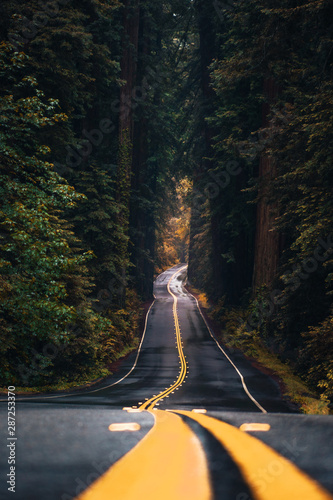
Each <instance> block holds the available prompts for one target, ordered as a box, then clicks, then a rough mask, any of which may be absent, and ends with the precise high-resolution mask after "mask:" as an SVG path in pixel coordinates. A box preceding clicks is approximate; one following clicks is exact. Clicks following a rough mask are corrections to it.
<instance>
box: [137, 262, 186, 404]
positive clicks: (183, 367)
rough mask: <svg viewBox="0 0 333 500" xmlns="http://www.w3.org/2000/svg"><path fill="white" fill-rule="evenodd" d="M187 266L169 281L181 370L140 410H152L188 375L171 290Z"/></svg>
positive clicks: (175, 297) (168, 288) (175, 304)
mask: <svg viewBox="0 0 333 500" xmlns="http://www.w3.org/2000/svg"><path fill="white" fill-rule="evenodd" d="M186 267H187V266H184V267H182V268H180V269H178V271H176V272H175V273H174V274H173V275H172V276H171V278H170V279H169V281H168V286H167V290H168V292H169V294H170V295H171V296H172V297H173V307H172V312H173V318H174V323H175V330H176V340H177V349H178V355H179V359H180V364H181V370H180V373H179V375H178V378H177V380H176V381H175V382H174V383H173V384H172V385H171V386H170V387H167V388H166V389H165V390H164V391H162V392H161V393H160V394H158V395H157V396H153V397H152V398H150V399H148V400H147V401H146V402H145V403H143V404H142V405H140V406H139V409H140V410H147V409H148V410H152V409H153V408H154V406H155V405H156V404H157V403H158V402H159V401H161V400H162V399H164V398H165V397H167V396H169V395H170V394H171V393H172V392H173V391H174V390H175V389H176V388H177V387H179V386H180V385H181V384H182V383H183V382H184V380H185V377H186V373H187V366H186V359H185V355H184V351H183V346H182V338H181V332H180V327H179V320H178V314H177V303H178V299H177V296H176V295H175V294H174V293H173V292H172V291H171V289H170V283H171V281H172V280H173V278H174V277H175V276H176V275H177V274H179V273H180V272H181V271H183V270H184V269H186Z"/></svg>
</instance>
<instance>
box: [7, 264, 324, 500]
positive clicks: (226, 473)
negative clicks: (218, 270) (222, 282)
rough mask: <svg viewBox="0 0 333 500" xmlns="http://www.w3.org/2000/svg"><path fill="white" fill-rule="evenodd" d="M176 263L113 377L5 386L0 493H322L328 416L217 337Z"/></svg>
mask: <svg viewBox="0 0 333 500" xmlns="http://www.w3.org/2000/svg"><path fill="white" fill-rule="evenodd" d="M182 267H184V266H176V267H175V268H172V269H171V270H168V271H166V272H165V273H163V274H161V275H160V276H159V277H158V278H157V280H156V282H155V287H154V293H155V297H156V298H155V302H154V303H153V305H152V307H151V309H150V311H149V313H148V315H147V320H146V328H145V332H144V337H143V340H142V344H141V346H140V349H139V351H138V352H137V353H133V354H132V355H131V356H129V357H128V358H127V359H126V361H125V362H124V363H123V364H122V366H121V367H120V370H119V371H118V372H117V373H116V374H115V375H114V376H112V377H109V378H108V379H107V380H104V381H103V383H101V384H99V385H98V386H95V387H93V388H90V389H87V390H80V391H74V392H73V393H70V394H69V393H66V394H51V395H49V394H48V395H45V396H34V397H17V398H16V415H15V418H16V429H15V437H16V438H17V439H16V440H13V439H12V438H11V437H10V436H9V435H8V430H7V402H6V401H5V402H1V403H0V429H1V438H2V441H1V453H0V473H1V484H0V498H1V499H2V498H3V499H7V498H15V499H17V500H21V499H22V500H30V499H31V500H39V499H45V500H69V499H72V498H77V497H78V496H80V500H81V499H82V500H93V499H95V498H96V499H104V498H105V499H106V498H109V499H112V500H117V499H119V500H125V499H133V500H134V498H135V500H140V499H141V498H145V499H146V498H148V499H149V498H152V499H153V498H154V499H158V500H162V499H164V498H165V499H167V498H168V499H170V500H175V499H178V498H179V499H180V498H182V499H191V500H193V499H195V498H198V500H199V499H200V500H201V499H202V500H204V499H208V498H211V499H226V500H228V499H230V500H231V499H232V500H248V499H252V498H254V499H257V498H258V499H266V498H267V499H268V498H270V499H272V498H276V499H281V500H285V499H286V500H289V498H290V499H293V500H294V499H297V498H300V499H301V498H302V500H307V499H308V500H316V499H317V498H318V499H319V498H320V499H321V498H323V499H324V498H333V497H332V496H331V495H330V493H329V492H331V493H333V473H332V468H333V451H332V446H331V443H332V437H333V418H332V417H331V416H305V415H300V414H297V413H294V412H293V410H292V409H291V407H290V406H289V404H288V403H287V402H285V401H283V400H282V398H281V396H280V393H279V387H278V385H277V384H276V382H275V381H274V380H273V379H271V378H270V377H268V376H267V375H264V374H262V373H261V372H260V371H258V370H257V369H256V368H254V367H253V366H252V365H251V364H250V363H249V362H248V361H247V360H246V359H245V358H243V357H242V356H241V355H240V354H239V353H235V352H233V353H230V352H228V351H227V350H225V349H224V348H222V347H221V346H219V344H218V343H217V342H216V341H215V339H214V338H213V335H212V333H211V332H210V331H209V329H208V328H207V325H206V323H205V320H204V318H203V316H202V315H201V312H200V310H199V308H198V305H197V302H196V300H195V298H194V297H192V296H191V295H190V294H188V292H187V291H186V290H185V289H184V287H183V285H182V279H183V277H184V275H185V270H181V269H182ZM158 410H162V411H158ZM165 410H168V411H165ZM251 423H252V424H255V426H252V427H251V426H250V425H249V424H251ZM115 424H116V425H115ZM118 424H120V425H118ZM244 424H245V427H244ZM110 426H111V427H110ZM241 426H243V427H241ZM240 428H241V430H240ZM8 444H9V445H8ZM136 445H137V446H136ZM13 453H14V454H13ZM13 456H15V465H14V466H15V470H14V471H13V470H12V480H13V479H14V481H15V493H13V492H12V491H9V490H8V488H9V487H10V486H11V484H10V483H7V480H10V477H9V476H7V474H9V472H10V464H9V463H8V459H9V458H10V457H13ZM285 459H287V460H285ZM292 464H295V465H296V466H297V467H294V466H293V465H292ZM302 471H303V472H302ZM13 472H15V478H14V475H13ZM304 473H305V474H304ZM313 480H315V481H316V482H314V481H313Z"/></svg>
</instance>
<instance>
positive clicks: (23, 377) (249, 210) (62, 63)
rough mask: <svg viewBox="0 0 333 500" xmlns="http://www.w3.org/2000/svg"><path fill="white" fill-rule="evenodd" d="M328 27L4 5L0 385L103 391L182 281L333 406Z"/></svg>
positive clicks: (172, 4) (201, 6) (287, 7)
mask: <svg viewBox="0 0 333 500" xmlns="http://www.w3.org/2000/svg"><path fill="white" fill-rule="evenodd" d="M332 18H333V4H332V2H331V1H330V0H282V1H280V2H279V4H278V5H277V4H276V2H273V1H272V0H235V1H232V0H225V1H224V0H178V1H176V0H170V1H165V2H164V1H163V2H156V1H153V0H119V1H118V0H80V1H79V0H54V1H48V2H43V1H37V0H25V1H20V2H19V1H18V0H3V1H2V2H1V5H0V36H1V40H2V41H1V44H0V60H1V66H0V71H1V83H0V114H1V118H0V141H1V144H0V147H1V150H0V178H1V183H0V191H1V201H0V214H1V218H0V327H1V345H0V362H1V368H0V376H1V383H3V384H8V383H10V384H16V385H21V386H23V385H25V386H29V387H31V386H45V385H52V384H56V383H57V382H59V380H62V381H64V382H66V381H73V380H74V381H77V382H80V381H82V380H86V379H89V378H93V377H94V376H99V375H103V374H105V373H106V371H105V367H106V366H107V365H108V363H110V362H111V361H113V360H115V359H116V358H117V357H118V356H119V354H120V353H121V352H122V351H123V350H124V349H125V348H126V347H131V346H132V347H133V346H134V345H135V336H136V331H137V325H138V318H139V311H140V303H142V302H143V301H146V300H149V299H150V298H151V296H152V287H153V279H154V276H155V275H156V273H158V272H161V271H162V270H163V269H165V268H167V267H168V266H171V265H173V264H175V263H178V262H183V261H188V263H189V271H188V275H189V280H190V282H191V283H192V284H193V285H194V286H196V287H197V288H199V289H200V290H202V291H204V292H205V293H206V294H207V296H208V298H209V300H210V301H211V303H213V304H214V305H215V314H216V317H218V318H219V320H220V321H221V322H222V323H223V322H228V324H229V325H231V330H232V329H234V330H235V331H236V330H242V331H245V332H247V334H250V335H256V336H257V337H259V338H260V339H261V341H262V342H263V343H265V345H267V346H268V347H269V348H270V349H272V350H273V351H274V352H276V353H278V354H279V356H280V357H281V358H282V359H284V360H288V362H290V363H292V365H293V366H294V369H295V370H296V371H297V372H298V373H300V374H301V375H302V376H303V377H304V378H305V379H306V380H307V381H308V382H309V383H310V384H311V385H312V386H313V387H318V388H319V389H320V390H321V391H323V392H325V394H326V395H330V394H331V393H332V392H333V367H332V359H333V312H332V293H333V289H332V276H333V274H332V273H333V256H332V255H333V251H332V248H333V224H332V222H333V198H332V186H333V167H332V156H333V141H332V139H333V137H332V136H333V127H332V125H333V123H332V122H333V114H332V107H333V106H332V104H333V102H332V101H333V97H332V95H333V93H332V90H333V82H332V68H333V51H332V48H333V41H332V34H333V24H332ZM235 312H236V313H235ZM231 313H232V314H233V318H236V319H235V321H234V323H233V324H232V322H231V321H230V314H231ZM231 334H232V331H231Z"/></svg>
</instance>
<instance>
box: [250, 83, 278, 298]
mask: <svg viewBox="0 0 333 500" xmlns="http://www.w3.org/2000/svg"><path fill="white" fill-rule="evenodd" d="M264 94H265V96H266V102H265V103H264V104H263V117H262V122H263V127H264V128H266V129H268V128H269V127H270V121H269V115H270V112H271V106H272V104H273V103H274V102H275V101H276V98H277V95H278V86H277V85H276V83H275V82H274V80H273V79H272V78H266V79H265V81H264ZM275 177H276V164H275V162H274V159H273V158H271V157H269V156H264V155H263V156H262V157H261V158H260V164H259V197H258V204H257V222H256V237H255V257H254V272H253V290H254V291H255V290H256V289H257V288H258V287H260V286H261V285H264V284H266V285H268V286H269V285H270V284H271V283H272V281H273V279H274V277H275V275H276V271H277V266H278V262H279V256H280V236H279V233H278V232H277V231H276V230H275V229H274V223H275V219H276V216H277V214H278V206H277V204H276V203H269V199H270V198H271V197H270V189H271V185H272V181H273V180H274V179H275Z"/></svg>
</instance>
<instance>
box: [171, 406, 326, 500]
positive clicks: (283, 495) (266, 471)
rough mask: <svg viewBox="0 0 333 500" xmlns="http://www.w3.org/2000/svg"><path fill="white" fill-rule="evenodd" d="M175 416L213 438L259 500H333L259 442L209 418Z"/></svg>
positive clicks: (302, 473)
mask: <svg viewBox="0 0 333 500" xmlns="http://www.w3.org/2000/svg"><path fill="white" fill-rule="evenodd" d="M175 413H177V414H182V415H186V416H187V417H190V418H191V419H193V420H195V421H196V422H198V423H199V424H200V425H202V426H203V427H205V428H206V429H207V430H208V431H209V432H210V433H211V434H213V436H214V437H215V438H216V439H217V440H218V441H219V442H220V443H221V444H222V445H223V446H224V448H225V449H226V450H227V451H228V453H229V454H230V456H231V458H232V459H233V460H234V462H235V463H236V464H237V465H238V467H239V470H240V471H241V473H242V475H243V477H244V480H245V481H246V483H247V484H248V486H249V488H250V489H251V491H252V493H253V497H254V498H255V499H256V500H282V499H283V500H284V499H288V500H289V499H302V500H303V499H309V500H310V499H311V500H333V496H332V495H331V494H330V493H329V492H328V491H326V490H325V489H324V488H323V487H322V486H321V485H319V484H318V483H317V482H316V481H314V480H313V479H311V478H310V477H309V476H307V475H306V474H305V473H304V472H302V471H301V470H300V469H298V467H296V466H295V465H294V464H293V463H292V462H290V461H289V460H287V459H286V458H284V457H282V456H281V455H280V454H279V453H277V452H276V451H275V450H273V449H272V448H270V447H269V446H268V445H266V444H264V443H263V442H262V441H260V440H259V439H256V438H255V437H253V436H250V435H248V434H246V433H244V432H242V431H240V430H239V429H236V428H235V427H233V426H232V425H229V424H226V423H225V422H221V421H220V420H216V419H215V418H212V417H208V416H206V415H201V414H197V413H195V414H193V413H192V412H189V411H178V410H175Z"/></svg>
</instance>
